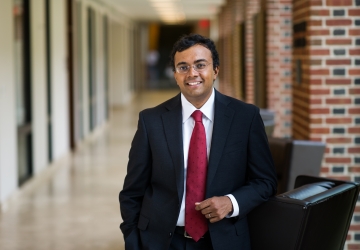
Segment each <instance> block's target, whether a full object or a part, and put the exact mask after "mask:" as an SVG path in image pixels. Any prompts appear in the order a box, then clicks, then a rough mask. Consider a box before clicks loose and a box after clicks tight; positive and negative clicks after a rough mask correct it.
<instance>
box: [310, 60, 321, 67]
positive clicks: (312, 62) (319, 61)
mask: <svg viewBox="0 0 360 250" xmlns="http://www.w3.org/2000/svg"><path fill="white" fill-rule="evenodd" d="M321 63H322V60H310V65H317V66H318V65H321Z"/></svg>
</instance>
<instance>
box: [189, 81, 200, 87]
mask: <svg viewBox="0 0 360 250" xmlns="http://www.w3.org/2000/svg"><path fill="white" fill-rule="evenodd" d="M200 83H201V82H200V81H199V82H188V83H187V84H188V85H190V86H195V85H199V84H200Z"/></svg>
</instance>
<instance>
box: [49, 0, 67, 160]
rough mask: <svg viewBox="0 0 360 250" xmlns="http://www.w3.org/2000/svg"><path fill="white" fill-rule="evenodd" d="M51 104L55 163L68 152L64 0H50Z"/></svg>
mask: <svg viewBox="0 0 360 250" xmlns="http://www.w3.org/2000/svg"><path fill="white" fill-rule="evenodd" d="M50 5H51V6H50V8H51V72H52V76H51V84H52V86H51V99H52V100H51V103H52V126H53V130H52V140H53V157H54V160H56V159H58V158H60V157H62V156H64V155H65V154H66V153H68V152H69V150H70V146H69V91H68V71H67V45H66V1H65V0H52V1H51V4H50Z"/></svg>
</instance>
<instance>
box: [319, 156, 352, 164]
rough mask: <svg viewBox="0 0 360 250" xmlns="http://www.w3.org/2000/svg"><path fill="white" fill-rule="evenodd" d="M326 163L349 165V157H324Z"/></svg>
mask: <svg viewBox="0 0 360 250" xmlns="http://www.w3.org/2000/svg"><path fill="white" fill-rule="evenodd" d="M325 162H326V163H344V164H349V163H351V158H350V157H325Z"/></svg>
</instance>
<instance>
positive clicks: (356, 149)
mask: <svg viewBox="0 0 360 250" xmlns="http://www.w3.org/2000/svg"><path fill="white" fill-rule="evenodd" d="M348 153H349V154H360V147H353V148H348Z"/></svg>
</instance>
